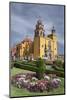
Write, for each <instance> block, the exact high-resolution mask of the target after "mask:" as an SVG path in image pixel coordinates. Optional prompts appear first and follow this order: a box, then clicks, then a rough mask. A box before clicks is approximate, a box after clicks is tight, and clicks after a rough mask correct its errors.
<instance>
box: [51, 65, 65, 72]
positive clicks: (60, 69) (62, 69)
mask: <svg viewBox="0 0 67 100" xmlns="http://www.w3.org/2000/svg"><path fill="white" fill-rule="evenodd" d="M52 68H54V69H55V70H57V71H62V72H64V68H63V67H62V68H61V67H60V68H59V67H57V66H56V65H53V66H52Z"/></svg>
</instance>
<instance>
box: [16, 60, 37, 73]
mask: <svg viewBox="0 0 67 100" xmlns="http://www.w3.org/2000/svg"><path fill="white" fill-rule="evenodd" d="M14 67H16V68H20V69H24V70H29V71H34V72H36V70H37V68H36V67H34V66H30V65H27V64H20V63H18V62H15V63H14Z"/></svg>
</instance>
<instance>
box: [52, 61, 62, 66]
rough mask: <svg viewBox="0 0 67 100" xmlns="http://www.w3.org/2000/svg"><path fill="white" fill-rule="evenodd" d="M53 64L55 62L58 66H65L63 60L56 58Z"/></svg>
mask: <svg viewBox="0 0 67 100" xmlns="http://www.w3.org/2000/svg"><path fill="white" fill-rule="evenodd" d="M53 64H55V65H56V66H58V67H63V62H62V61H61V60H59V59H58V60H55V61H54V62H53Z"/></svg>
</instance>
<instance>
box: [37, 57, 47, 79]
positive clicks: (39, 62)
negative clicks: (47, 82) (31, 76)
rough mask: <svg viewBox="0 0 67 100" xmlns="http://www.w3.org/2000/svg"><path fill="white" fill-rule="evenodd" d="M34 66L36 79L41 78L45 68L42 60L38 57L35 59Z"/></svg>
mask: <svg viewBox="0 0 67 100" xmlns="http://www.w3.org/2000/svg"><path fill="white" fill-rule="evenodd" d="M36 67H37V70H36V74H37V77H38V79H41V78H43V74H44V72H45V68H46V67H45V64H44V60H43V59H41V58H39V59H38V60H37V61H36Z"/></svg>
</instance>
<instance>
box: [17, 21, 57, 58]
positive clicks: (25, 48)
mask: <svg viewBox="0 0 67 100" xmlns="http://www.w3.org/2000/svg"><path fill="white" fill-rule="evenodd" d="M55 32H56V31H55V29H54V26H53V28H52V30H51V33H50V34H49V35H48V36H46V35H45V29H44V25H43V23H42V21H41V20H38V21H37V24H36V27H35V31H34V40H33V41H32V40H31V39H29V38H26V39H24V40H23V41H22V42H21V43H20V44H17V45H16V57H17V58H20V59H25V58H32V57H33V58H34V59H37V58H39V57H41V58H43V59H48V60H55V59H57V55H58V54H57V37H56V33H55Z"/></svg>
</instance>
